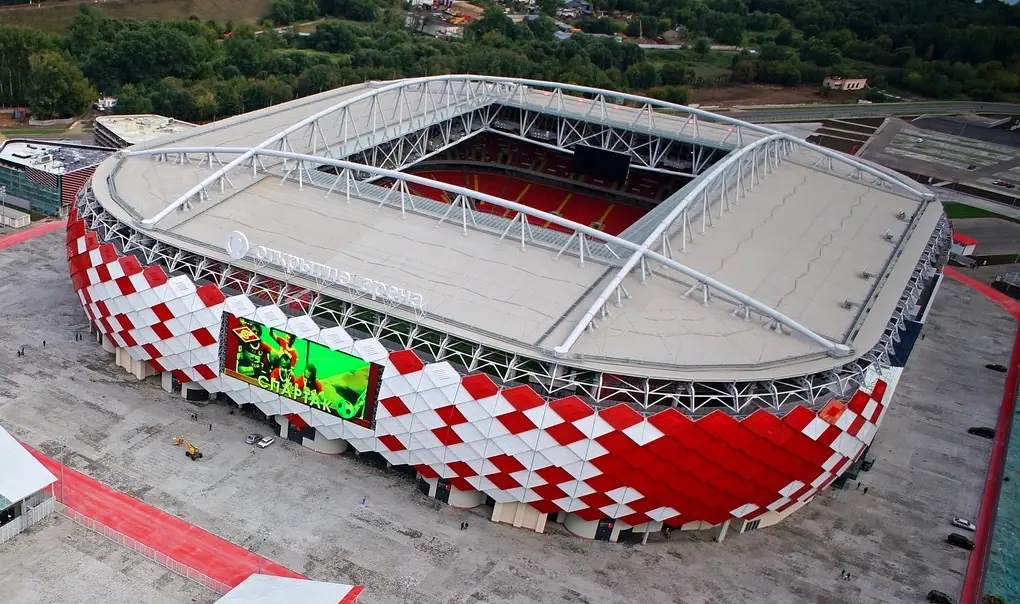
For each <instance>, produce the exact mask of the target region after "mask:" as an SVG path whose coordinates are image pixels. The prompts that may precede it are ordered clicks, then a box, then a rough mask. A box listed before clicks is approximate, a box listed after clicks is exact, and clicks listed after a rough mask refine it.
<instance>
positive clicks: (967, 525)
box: [953, 518, 977, 533]
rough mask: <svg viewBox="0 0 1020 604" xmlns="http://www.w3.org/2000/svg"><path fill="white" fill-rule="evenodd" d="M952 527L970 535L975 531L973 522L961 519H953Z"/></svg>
mask: <svg viewBox="0 0 1020 604" xmlns="http://www.w3.org/2000/svg"><path fill="white" fill-rule="evenodd" d="M953 526H955V527H956V528H962V529H964V530H967V531H970V532H972V533H973V532H974V531H976V530H977V527H976V526H974V523H973V522H971V521H970V520H965V519H963V518H953Z"/></svg>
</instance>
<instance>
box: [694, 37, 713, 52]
mask: <svg viewBox="0 0 1020 604" xmlns="http://www.w3.org/2000/svg"><path fill="white" fill-rule="evenodd" d="M711 50H712V43H711V42H709V41H708V38H698V39H697V40H696V41H695V42H694V52H696V53H698V54H699V55H701V56H705V55H707V54H708V53H709V52H711Z"/></svg>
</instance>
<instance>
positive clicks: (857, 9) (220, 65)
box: [0, 0, 1020, 122]
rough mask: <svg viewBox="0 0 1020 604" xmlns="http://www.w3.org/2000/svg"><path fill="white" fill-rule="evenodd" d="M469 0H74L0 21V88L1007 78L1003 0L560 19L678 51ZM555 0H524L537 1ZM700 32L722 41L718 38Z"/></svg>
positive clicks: (1019, 43) (168, 106)
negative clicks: (215, 11) (180, 12)
mask: <svg viewBox="0 0 1020 604" xmlns="http://www.w3.org/2000/svg"><path fill="white" fill-rule="evenodd" d="M375 2H377V3H375ZM479 4H483V5H485V6H486V7H487V8H486V11H485V13H484V15H483V17H482V18H481V19H479V20H478V21H476V22H474V23H472V24H471V25H470V26H468V28H467V29H466V31H465V34H464V37H463V39H456V40H437V39H434V38H430V37H427V36H423V35H419V34H416V33H414V32H411V31H409V30H408V29H406V28H405V17H404V10H403V8H400V7H398V5H394V4H392V3H389V2H388V1H387V0H319V1H318V2H315V1H314V0H275V2H274V3H273V4H272V6H271V8H270V10H269V12H268V13H267V15H266V16H265V19H264V22H263V26H264V28H263V29H262V31H261V32H258V31H257V29H256V28H255V27H252V26H250V25H238V24H233V23H217V22H211V21H201V20H199V19H198V18H191V19H188V20H184V21H134V20H129V19H110V18H107V17H105V16H103V14H102V13H101V12H100V11H97V10H95V9H91V8H89V7H83V8H82V10H81V11H80V13H79V14H78V15H76V16H75V18H74V19H73V21H72V22H71V24H70V26H69V27H68V28H67V30H66V31H65V32H64V33H63V34H62V35H52V34H45V33H42V32H39V31H35V30H31V29H25V28H14V27H3V26H0V106H28V107H29V108H30V109H31V110H32V112H33V115H35V116H36V117H38V118H40V119H45V118H50V117H64V116H70V115H77V114H80V113H82V112H83V111H84V110H85V109H86V108H87V107H88V104H89V103H90V102H92V101H94V100H95V99H96V98H98V96H99V95H100V94H104V95H111V96H116V97H117V98H118V104H117V111H118V112H121V113H148V112H153V113H159V114H162V115H168V116H173V117H176V118H179V119H183V120H187V121H193V122H205V121H210V120H215V119H219V118H222V117H227V116H229V115H234V114H237V113H241V112H245V111H252V110H255V109H259V108H262V107H266V106H268V105H272V104H276V103H280V102H284V101H287V100H291V99H293V98H296V97H300V96H304V95H308V94H314V93H317V92H321V91H323V90H328V89H330V88H334V87H337V86H342V85H345V84H351V83H355V82H362V81H366V80H371V79H390V78H397V77H403V76H423V75H439V74H447V73H480V74H490V75H501V76H518V77H526V78H535V79H543V80H556V81H563V82H570V83H576V84H583V85H588V86H597V87H602V88H609V89H614V90H622V91H634V92H640V93H644V94H648V95H650V96H654V97H657V98H661V99H664V100H668V101H672V102H680V103H683V102H687V101H688V100H689V98H690V93H691V88H692V87H697V86H707V85H713V86H719V85H728V84H730V83H752V82H758V83H765V84H778V85H784V86H797V85H802V84H804V85H812V86H817V85H819V84H820V82H821V80H822V79H823V78H824V77H825V76H827V75H845V76H858V75H860V76H865V77H868V78H869V79H870V80H871V86H870V87H869V89H868V90H867V91H866V96H867V98H870V99H872V100H885V99H886V97H885V95H884V94H883V92H882V91H884V90H889V91H892V93H893V94H901V95H913V96H915V97H927V98H939V99H949V98H972V99H977V100H985V101H993V100H1015V99H1016V98H1018V96H1020V5H1014V6H1009V5H1006V4H1004V3H1002V2H998V1H997V0H990V1H985V2H981V3H975V2H972V1H967V0H934V1H930V2H917V1H916V0H885V1H882V2H879V1H878V0H597V2H596V3H595V6H594V9H595V13H596V14H602V15H610V16H602V17H600V18H597V19H596V18H593V17H588V18H583V19H581V20H580V21H579V22H578V23H577V26H578V27H579V28H580V29H581V30H583V31H584V32H587V33H590V34H606V33H624V34H626V35H632V34H633V33H634V29H635V28H636V29H637V30H638V32H639V33H642V34H643V35H644V36H645V37H653V36H656V35H659V34H661V33H664V32H666V31H673V32H678V33H679V35H680V36H682V39H683V40H685V41H687V42H688V48H685V49H683V50H677V51H644V50H642V49H641V48H639V47H638V46H637V45H635V44H632V43H629V42H627V41H623V42H621V41H619V40H617V39H616V38H613V37H603V36H591V35H575V36H573V37H572V38H570V39H568V40H562V41H561V40H557V39H555V38H554V37H553V33H554V32H555V31H556V26H555V24H554V22H553V20H552V19H551V18H550V17H549V16H545V15H543V16H542V17H541V18H539V19H534V20H529V21H524V22H522V23H516V24H515V23H513V22H512V21H511V20H510V18H509V17H507V16H506V14H504V12H503V10H502V9H501V8H499V7H498V6H495V5H489V4H486V2H479ZM556 6H557V4H556V2H552V1H543V2H540V3H539V7H540V10H542V11H543V12H545V13H547V14H552V13H554V12H555V9H556ZM612 15H617V16H616V17H614V16H612ZM627 15H633V18H630V19H627V18H625V16H627ZM320 17H326V18H327V19H326V20H325V21H322V22H320V23H319V24H318V25H317V28H316V30H315V32H314V33H311V34H310V35H307V36H298V35H295V34H293V33H286V34H283V35H281V34H278V33H277V32H276V31H274V30H273V29H272V28H271V27H270V26H272V25H285V24H288V23H290V22H295V21H303V20H308V19H315V18H320ZM628 32H629V33H628ZM713 44H727V45H732V46H736V47H739V49H738V50H733V51H730V52H728V53H726V54H725V56H722V55H720V54H719V53H716V51H714V50H712V45H713ZM708 55H713V56H714V58H715V59H716V60H718V59H719V58H720V57H721V58H722V61H723V62H724V65H725V69H726V76H725V77H723V78H715V79H711V80H706V79H705V78H702V77H700V76H699V74H698V69H697V64H698V63H699V61H700V62H704V60H705V57H707V56H708Z"/></svg>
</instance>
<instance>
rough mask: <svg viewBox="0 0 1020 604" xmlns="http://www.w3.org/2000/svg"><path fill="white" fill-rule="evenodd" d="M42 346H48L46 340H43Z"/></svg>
mask: <svg viewBox="0 0 1020 604" xmlns="http://www.w3.org/2000/svg"><path fill="white" fill-rule="evenodd" d="M42 346H43V348H46V340H43V341H42Z"/></svg>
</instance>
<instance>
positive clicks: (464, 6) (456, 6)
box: [451, 0, 485, 21]
mask: <svg viewBox="0 0 1020 604" xmlns="http://www.w3.org/2000/svg"><path fill="white" fill-rule="evenodd" d="M451 10H453V12H454V14H457V15H461V16H464V17H467V18H468V19H470V20H472V21H477V20H478V19H481V18H482V15H483V14H484V13H485V9H484V8H482V7H480V6H475V5H474V4H471V3H470V2H463V1H462V0H457V1H455V2H454V3H453V4H452V8H451Z"/></svg>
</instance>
